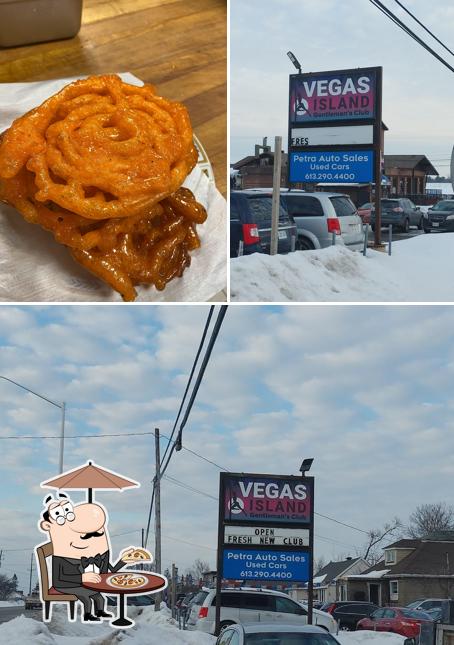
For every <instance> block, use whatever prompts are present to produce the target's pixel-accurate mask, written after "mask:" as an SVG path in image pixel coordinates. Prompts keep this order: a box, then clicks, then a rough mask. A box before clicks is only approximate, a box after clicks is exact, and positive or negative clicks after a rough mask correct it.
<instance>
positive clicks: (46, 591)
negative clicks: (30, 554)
mask: <svg viewBox="0 0 454 645" xmlns="http://www.w3.org/2000/svg"><path fill="white" fill-rule="evenodd" d="M52 554H53V550H52V542H47V543H46V544H41V546H38V547H36V557H37V559H38V565H39V577H40V588H41V600H42V602H43V603H44V616H43V617H44V621H45V622H49V621H50V618H51V603H52V602H67V603H69V605H68V608H69V620H71V621H74V620H75V619H76V601H77V598H76V596H73V594H69V593H68V594H64V593H60V592H59V591H57V590H56V589H54V588H53V587H50V585H49V570H48V568H47V562H46V558H50V557H51V555H52Z"/></svg>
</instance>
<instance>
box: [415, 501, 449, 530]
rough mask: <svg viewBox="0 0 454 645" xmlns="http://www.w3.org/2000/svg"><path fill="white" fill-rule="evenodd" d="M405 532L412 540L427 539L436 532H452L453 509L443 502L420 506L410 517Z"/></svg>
mask: <svg viewBox="0 0 454 645" xmlns="http://www.w3.org/2000/svg"><path fill="white" fill-rule="evenodd" d="M407 530H408V533H409V535H410V536H411V537H412V538H423V537H427V536H428V535H430V534H432V533H437V532H438V531H453V530H454V507H453V506H451V505H448V504H446V503H445V502H437V503H435V504H420V505H419V506H417V507H416V509H415V510H414V511H413V513H412V514H411V515H410V518H409V525H408V527H407Z"/></svg>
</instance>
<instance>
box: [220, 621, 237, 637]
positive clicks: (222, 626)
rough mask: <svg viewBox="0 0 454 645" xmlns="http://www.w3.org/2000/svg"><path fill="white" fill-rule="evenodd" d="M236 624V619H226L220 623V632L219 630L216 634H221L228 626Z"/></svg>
mask: <svg viewBox="0 0 454 645" xmlns="http://www.w3.org/2000/svg"><path fill="white" fill-rule="evenodd" d="M234 624H235V623H234V621H233V620H224V621H223V622H222V623H221V624H220V625H219V632H217V634H215V636H219V634H220V633H221V632H223V631H224V629H225V628H226V627H229V626H230V625H234Z"/></svg>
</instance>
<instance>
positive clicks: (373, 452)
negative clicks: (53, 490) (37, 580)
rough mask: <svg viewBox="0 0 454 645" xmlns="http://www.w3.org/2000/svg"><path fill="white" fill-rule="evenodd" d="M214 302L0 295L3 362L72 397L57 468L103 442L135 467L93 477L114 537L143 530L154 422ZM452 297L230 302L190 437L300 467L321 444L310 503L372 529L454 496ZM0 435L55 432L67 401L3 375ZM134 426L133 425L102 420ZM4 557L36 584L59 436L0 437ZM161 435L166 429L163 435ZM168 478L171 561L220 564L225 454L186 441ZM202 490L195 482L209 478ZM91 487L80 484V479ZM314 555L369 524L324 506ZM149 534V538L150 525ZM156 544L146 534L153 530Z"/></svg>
mask: <svg viewBox="0 0 454 645" xmlns="http://www.w3.org/2000/svg"><path fill="white" fill-rule="evenodd" d="M207 311H208V310H207V307H205V306H201V307H198V306H192V307H189V306H186V307H184V306H183V307H170V306H169V307H154V308H153V307H135V306H122V307H118V306H117V307H116V306H102V307H101V306H97V307H93V306H85V307H83V306H80V307H65V306H49V307H25V308H17V307H15V306H5V305H3V306H2V307H0V344H1V349H0V351H1V355H2V367H1V372H2V375H3V376H7V377H9V378H12V379H14V380H16V381H18V382H20V383H22V384H24V385H26V386H28V387H30V388H32V389H35V390H37V391H38V392H40V393H42V394H45V395H47V396H49V397H51V398H53V399H55V400H57V401H65V402H66V403H67V426H66V433H67V435H68V437H69V436H70V435H96V437H97V438H85V439H70V438H68V439H67V440H66V444H65V462H64V463H65V469H69V468H74V467H76V466H78V465H80V464H83V463H84V462H86V461H87V460H88V459H93V460H94V461H95V462H97V463H99V464H100V465H103V466H106V467H108V468H110V469H112V470H114V471H117V472H119V473H121V474H123V475H124V476H126V477H128V476H129V477H132V478H135V479H137V480H138V481H140V482H141V484H142V487H141V489H140V490H134V489H131V490H129V491H124V492H123V493H105V492H100V493H99V494H98V499H99V500H100V501H102V502H104V503H105V504H106V505H107V507H108V509H109V513H110V527H111V533H112V534H113V535H116V534H124V535H120V536H118V537H114V538H113V540H112V542H113V551H114V554H116V553H118V551H119V550H120V549H121V548H123V547H125V546H128V545H129V544H140V529H141V527H143V526H144V525H145V522H146V517H147V504H148V500H149V496H150V490H151V484H150V482H151V480H152V478H153V476H154V465H153V464H154V445H153V438H152V436H151V435H145V436H128V434H129V435H131V433H134V432H135V433H141V432H151V433H152V432H153V429H154V428H155V426H157V427H160V428H161V431H162V433H164V434H166V435H168V434H169V431H170V429H171V426H172V423H173V420H174V418H175V414H176V410H177V408H178V405H179V403H180V400H181V396H182V393H183V390H184V386H185V384H186V380H187V376H188V372H189V369H190V367H191V364H192V360H193V357H194V355H195V351H196V347H197V345H198V342H199V338H200V335H201V330H202V326H203V324H204V321H205V319H206V315H207ZM453 329H454V311H453V309H452V308H449V307H386V306H383V307H367V306H365V307H353V306H347V307H344V306H338V307H326V306H325V307H322V306H320V307H319V306H314V307H298V306H293V307H290V306H289V307H286V308H277V307H241V306H231V307H230V308H229V310H228V312H227V316H226V319H225V322H224V326H223V328H222V330H221V334H220V337H219V340H218V343H217V345H216V347H215V351H214V354H213V358H212V361H211V363H210V365H209V367H208V370H207V373H206V378H205V381H204V382H203V384H202V387H201V389H200V393H199V397H198V399H197V401H196V405H195V407H194V410H193V412H192V414H191V417H190V420H189V423H188V425H187V428H186V430H185V435H184V440H183V443H184V445H185V446H187V448H189V449H192V450H194V451H196V452H198V453H200V454H201V455H203V456H204V457H206V458H207V459H210V460H211V461H213V462H215V463H216V464H218V465H220V466H221V467H223V468H226V469H230V470H236V471H252V472H275V473H286V474H298V469H299V466H300V463H301V460H302V458H303V457H307V456H311V457H314V458H315V461H314V466H313V474H314V475H315V476H316V482H317V483H316V512H318V513H321V514H323V515H328V516H330V517H331V518H333V519H337V520H340V521H342V522H345V523H347V524H351V525H352V526H354V527H357V528H358V529H362V530H368V529H370V528H373V527H379V526H380V525H382V524H383V523H384V522H385V521H387V520H389V519H392V518H393V517H394V516H396V515H398V516H400V517H401V518H402V520H404V521H405V520H407V519H408V515H409V513H410V512H411V510H412V509H414V508H415V506H416V505H418V504H421V503H424V502H434V501H439V500H445V501H447V502H449V503H450V502H452V501H453V500H452V478H453V474H454V464H453V461H452V454H453V449H454V433H453V421H452V419H453V418H454V399H453V394H452V391H453V390H452V383H453V381H454V345H453V343H452V337H453ZM0 401H1V408H2V424H1V428H0V437H8V436H15V437H20V436H55V435H58V433H59V428H60V425H59V424H60V413H59V410H58V409H57V408H54V407H52V406H51V405H49V404H48V403H45V402H43V401H41V400H40V399H38V398H36V397H34V396H33V395H30V394H26V393H25V392H23V391H22V390H20V389H19V388H17V387H15V386H14V385H11V384H10V383H8V382H6V381H4V380H3V381H0ZM116 433H124V434H125V435H126V436H124V437H103V435H107V434H116ZM0 446H1V448H0V449H1V451H2V452H1V454H2V469H1V472H2V488H1V492H0V548H1V549H3V559H2V563H1V572H2V573H7V574H9V575H12V573H13V572H17V575H18V576H19V578H20V582H21V586H23V587H24V588H25V589H26V590H28V566H29V562H30V554H31V551H30V548H31V547H32V546H33V545H34V544H36V543H39V542H41V541H42V540H43V537H44V536H43V534H41V533H40V532H39V531H38V530H37V528H36V522H37V518H38V516H39V514H40V513H41V511H42V500H43V498H44V496H45V491H43V490H42V489H40V486H39V484H40V482H41V481H43V480H45V479H47V478H49V477H52V476H53V475H54V474H55V475H56V474H57V472H58V440H56V439H44V440H43V439H5V438H3V439H1V438H0ZM164 446H165V441H164V440H163V444H162V448H164ZM168 475H169V476H171V477H173V478H175V479H177V480H178V481H179V482H183V484H184V485H188V486H190V487H192V488H195V489H197V490H198V491H200V492H191V491H190V490H188V489H187V488H181V487H179V486H177V485H176V484H175V482H172V481H170V480H163V535H164V537H163V562H164V566H167V565H169V564H170V563H171V562H172V561H174V562H176V563H177V565H178V566H179V568H180V571H184V570H185V569H186V568H187V567H188V566H189V565H190V564H191V563H192V562H193V561H194V560H195V559H196V558H202V559H203V560H206V561H208V562H209V563H210V565H211V566H213V567H214V564H215V548H216V524H217V503H216V500H215V499H213V497H214V498H216V496H217V490H218V480H219V468H217V467H215V466H213V465H211V464H209V463H207V462H206V461H203V460H202V459H200V458H199V457H197V456H195V455H193V454H192V453H191V452H189V451H188V450H183V451H182V452H180V453H176V454H175V458H174V459H173V461H172V463H171V466H170V468H169V471H168ZM201 493H202V494H201ZM74 499H75V500H76V501H78V500H79V499H81V494H79V493H77V494H75V495H74ZM315 532H316V536H317V537H316V556H317V557H319V556H321V555H323V556H325V557H326V558H336V557H338V556H347V555H349V554H351V555H355V554H356V552H357V549H360V548H361V546H362V544H363V543H364V537H365V535H364V534H363V533H361V532H360V531H357V530H354V529H349V528H346V527H343V526H341V525H339V524H336V523H335V522H333V521H330V520H327V519H324V518H322V517H320V516H317V518H316V529H315ZM151 537H152V540H153V536H151ZM151 548H152V550H153V548H154V547H153V541H152V543H151Z"/></svg>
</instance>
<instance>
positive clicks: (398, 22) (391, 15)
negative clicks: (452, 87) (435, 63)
mask: <svg viewBox="0 0 454 645" xmlns="http://www.w3.org/2000/svg"><path fill="white" fill-rule="evenodd" d="M369 2H370V3H371V4H372V5H373V6H374V7H376V8H377V9H378V10H379V11H381V12H382V13H383V14H384V15H385V16H386V17H387V18H389V19H390V20H391V21H392V22H394V24H396V25H397V26H398V27H400V28H401V29H402V30H403V31H404V32H405V33H406V34H407V35H408V36H410V37H411V38H413V40H415V41H416V42H417V43H418V44H419V45H421V47H424V49H425V50H427V51H428V52H429V53H430V54H432V56H434V57H435V58H437V59H438V60H439V61H440V62H441V63H442V64H443V65H444V66H445V67H447V68H448V69H449V70H450V71H451V72H454V67H452V65H450V64H449V63H448V62H447V61H445V59H444V58H442V57H441V56H440V55H439V54H437V52H436V51H435V50H434V49H432V48H431V47H429V45H427V43H425V42H424V41H423V40H422V38H420V37H419V36H418V35H417V34H415V32H414V31H412V30H411V29H410V28H409V27H408V26H407V25H406V24H405V23H404V22H403V21H402V20H400V18H398V17H397V16H396V15H395V14H394V13H393V12H392V11H391V10H390V9H388V7H386V6H385V5H384V4H383V3H382V2H380V0H369Z"/></svg>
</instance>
